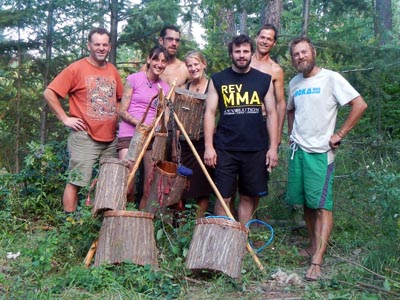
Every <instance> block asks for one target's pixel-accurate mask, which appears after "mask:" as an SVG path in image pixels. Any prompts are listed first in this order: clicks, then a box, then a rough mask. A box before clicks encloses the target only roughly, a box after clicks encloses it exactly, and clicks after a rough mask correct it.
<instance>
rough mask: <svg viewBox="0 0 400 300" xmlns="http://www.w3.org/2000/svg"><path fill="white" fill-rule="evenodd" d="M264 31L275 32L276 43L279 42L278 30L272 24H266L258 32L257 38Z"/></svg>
mask: <svg viewBox="0 0 400 300" xmlns="http://www.w3.org/2000/svg"><path fill="white" fill-rule="evenodd" d="M264 29H267V30H268V29H269V30H273V31H274V33H275V35H274V41H275V42H276V41H277V40H278V29H277V28H276V27H275V25H273V24H270V23H266V24H264V25H263V26H262V27H261V28H260V29H259V30H258V31H257V36H259V35H260V33H261V31H262V30H264Z"/></svg>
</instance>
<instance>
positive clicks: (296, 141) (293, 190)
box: [286, 37, 367, 280]
mask: <svg viewBox="0 0 400 300" xmlns="http://www.w3.org/2000/svg"><path fill="white" fill-rule="evenodd" d="M290 55H291V59H292V65H293V66H294V67H295V68H296V70H297V71H298V72H299V73H300V74H298V75H296V76H295V77H294V78H293V79H292V80H291V81H290V83H289V96H288V104H287V115H288V133H289V136H290V148H291V154H290V159H289V175H288V187H287V195H286V201H287V202H288V203H289V204H291V205H303V206H304V219H305V221H306V225H307V229H308V233H309V239H310V244H309V246H308V248H306V249H302V250H301V251H300V252H299V253H300V255H302V256H304V257H309V258H310V259H311V265H310V267H309V268H308V270H307V273H306V275H305V278H306V279H307V280H317V279H319V278H320V277H321V275H322V271H321V265H322V262H323V256H324V253H325V251H326V248H327V243H328V240H329V237H330V234H331V231H332V227H333V215H332V209H333V197H332V185H333V177H334V176H333V173H334V157H335V151H336V149H338V148H339V146H340V142H341V141H342V139H343V138H344V137H345V136H346V135H347V134H348V133H349V131H350V130H351V129H352V128H353V127H354V126H355V125H356V124H357V122H358V120H359V119H360V118H361V116H362V114H363V112H364V111H365V110H366V108H367V104H366V103H365V102H364V100H363V98H362V97H361V96H360V94H359V93H358V92H357V91H356V90H355V89H354V88H353V87H352V86H351V85H350V84H349V83H348V82H347V81H346V79H344V78H343V77H342V76H341V75H340V74H339V73H337V72H334V71H331V70H327V69H323V68H320V67H318V66H317V65H316V64H315V56H316V50H315V48H314V46H313V45H312V43H311V41H310V40H309V39H308V38H306V37H299V38H295V39H293V40H292V42H291V43H290ZM344 105H350V106H351V110H350V113H349V115H348V116H347V119H346V120H345V121H344V123H343V125H342V126H341V127H340V129H339V130H336V131H335V124H336V117H337V112H338V108H339V106H344Z"/></svg>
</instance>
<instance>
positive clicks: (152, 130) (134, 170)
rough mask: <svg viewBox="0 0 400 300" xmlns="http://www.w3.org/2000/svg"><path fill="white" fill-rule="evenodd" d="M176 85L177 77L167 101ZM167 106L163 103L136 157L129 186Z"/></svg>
mask: <svg viewBox="0 0 400 300" xmlns="http://www.w3.org/2000/svg"><path fill="white" fill-rule="evenodd" d="M175 86H176V79H175V80H174V82H173V83H172V85H171V89H170V90H169V92H168V95H167V101H168V100H169V99H171V97H172V94H173V93H174V91H175ZM165 107H166V105H164V104H163V108H162V109H161V110H160V113H159V115H158V116H157V118H156V120H155V122H154V124H153V128H152V129H151V130H150V132H149V134H148V135H147V137H146V140H145V142H144V144H143V149H142V150H141V151H140V153H139V155H138V158H137V159H136V161H135V163H134V165H133V168H132V170H131V171H130V173H129V175H128V185H127V186H129V185H130V184H131V182H132V180H133V178H134V177H135V173H136V171H137V169H138V168H139V166H140V162H141V161H142V159H143V156H144V154H145V153H146V150H147V147H148V146H149V144H150V141H151V139H152V137H153V135H154V132H155V131H156V128H157V126H158V124H159V123H160V121H161V119H162V118H163V116H164V114H165Z"/></svg>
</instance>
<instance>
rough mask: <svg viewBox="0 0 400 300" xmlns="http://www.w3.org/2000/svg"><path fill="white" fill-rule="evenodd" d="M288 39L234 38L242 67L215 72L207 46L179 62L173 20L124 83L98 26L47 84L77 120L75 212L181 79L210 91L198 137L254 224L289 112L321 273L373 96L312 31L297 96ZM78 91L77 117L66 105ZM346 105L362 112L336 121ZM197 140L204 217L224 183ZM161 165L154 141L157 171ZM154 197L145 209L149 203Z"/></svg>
mask: <svg viewBox="0 0 400 300" xmlns="http://www.w3.org/2000/svg"><path fill="white" fill-rule="evenodd" d="M277 38H278V32H277V29H276V28H275V27H274V26H273V25H271V24H266V25H264V26H263V27H262V28H261V29H260V30H259V31H258V33H257V35H256V38H255V45H254V42H253V40H252V39H251V38H250V37H249V36H247V35H244V34H241V35H238V36H235V37H233V38H232V40H231V42H230V43H229V45H228V54H229V57H230V58H231V61H232V64H231V66H230V67H228V68H226V69H224V70H222V71H220V72H218V73H215V74H212V75H211V76H210V78H208V77H207V76H206V68H207V61H206V59H205V57H204V55H203V54H202V53H201V52H200V51H195V50H194V51H190V52H188V53H187V54H186V56H185V58H184V61H181V60H179V59H178V57H177V52H178V49H179V46H180V42H181V34H180V31H179V29H178V28H177V27H175V26H166V27H164V28H163V29H162V30H161V32H160V37H159V45H157V46H155V47H153V48H152V49H151V50H150V52H149V55H148V57H147V62H146V65H145V66H144V67H143V68H142V69H141V70H140V71H139V72H137V73H134V74H131V75H129V76H128V77H127V79H126V83H125V88H124V87H123V85H122V80H121V78H120V75H119V74H118V71H117V69H116V68H115V67H114V66H113V65H112V64H111V63H109V62H107V60H106V58H107V55H108V53H109V52H110V49H111V44H110V36H109V33H108V32H107V31H106V30H104V29H102V28H96V29H93V30H92V31H91V32H90V33H89V36H88V42H87V48H88V51H89V56H88V57H86V58H83V59H81V60H79V61H77V62H74V63H72V64H71V65H69V66H68V67H67V68H65V69H64V70H63V71H62V72H61V73H60V74H59V75H57V76H56V77H55V79H54V80H53V81H52V82H51V83H50V84H49V85H48V87H47V88H46V90H45V92H44V98H45V100H46V102H47V103H48V105H49V107H50V108H51V110H52V111H53V112H54V113H55V115H56V116H57V118H58V119H59V120H60V121H62V122H63V124H64V125H65V126H67V127H69V128H70V129H71V132H70V135H69V137H68V150H69V154H70V161H69V167H68V174H69V180H68V183H67V185H66V187H65V190H64V194H63V207H64V211H65V212H66V213H67V214H70V213H73V212H74V211H75V210H76V208H77V204H78V192H79V190H80V188H81V187H83V186H86V185H88V184H89V182H90V180H91V177H92V171H93V168H94V165H95V163H96V162H97V161H98V160H99V158H105V157H118V156H119V158H121V159H123V158H124V157H125V156H126V153H127V152H128V147H129V142H130V140H131V138H132V136H133V133H134V131H135V126H136V124H137V123H138V122H139V120H140V119H141V118H142V116H143V112H144V111H145V110H146V108H147V105H148V103H149V101H150V99H152V98H153V97H154V96H155V95H157V93H158V92H159V89H160V88H161V89H162V90H163V92H164V93H165V94H167V93H168V91H169V89H170V87H171V84H172V82H173V81H176V85H177V86H179V87H184V88H186V89H187V90H189V91H192V92H196V93H202V94H206V95H207V98H206V103H205V110H204V130H203V132H202V134H201V137H200V139H199V140H197V141H193V144H194V145H195V148H196V150H197V152H198V153H199V155H200V156H201V157H203V158H204V163H205V165H206V166H207V167H208V168H209V170H212V173H213V180H214V183H215V186H216V187H217V188H218V191H219V192H220V194H221V195H222V197H223V200H224V201H225V203H226V204H227V206H226V207H233V205H232V204H233V200H232V199H234V198H235V195H236V190H238V192H239V202H238V207H237V217H238V220H239V221H240V222H242V223H247V222H248V221H249V220H250V219H251V217H252V216H253V214H254V212H255V210H256V209H257V206H258V202H259V199H260V197H263V196H265V195H267V193H268V189H267V181H268V177H269V173H270V172H271V171H272V170H273V169H274V168H275V167H277V165H278V149H279V145H280V144H281V136H282V131H283V127H284V121H285V117H286V115H287V120H288V134H289V144H290V155H289V158H288V159H289V172H288V173H289V174H288V184H287V195H286V200H287V202H288V203H289V204H291V205H302V206H304V219H305V221H306V226H307V229H308V233H309V240H310V243H309V246H308V247H307V248H305V249H300V250H299V254H300V255H301V256H304V257H307V258H309V259H310V266H309V268H308V270H307V272H306V275H305V278H306V279H308V280H317V279H319V278H320V277H321V275H322V270H321V265H322V263H323V256H324V253H325V251H326V248H327V243H328V240H329V237H330V234H331V231H332V227H333V216H332V210H333V196H332V189H333V187H332V185H333V173H334V157H335V152H336V150H337V148H339V146H340V143H341V141H342V139H343V138H344V137H345V136H346V135H347V134H348V133H349V131H350V130H351V129H352V128H353V127H354V126H355V125H356V123H357V122H358V120H359V119H360V118H361V116H362V114H363V112H364V111H365V109H366V108H367V104H366V103H365V101H364V100H363V98H362V97H361V96H360V94H359V93H358V92H357V91H356V90H355V89H354V88H353V87H352V86H351V85H350V84H349V83H348V82H347V81H346V80H345V79H344V78H343V77H342V76H341V75H340V74H338V73H336V72H334V71H330V70H327V69H324V68H320V67H318V66H317V65H316V49H315V47H314V46H313V44H312V42H311V41H310V39H308V38H307V37H298V38H295V39H293V40H292V41H291V43H290V46H289V50H290V56H291V60H292V65H293V67H294V68H295V69H296V70H297V71H298V75H296V76H295V77H294V78H293V79H292V80H291V81H290V82H289V93H288V101H287V104H286V101H285V97H284V72H283V70H282V68H281V67H280V66H279V64H277V63H276V62H275V61H273V60H272V58H271V56H270V52H271V50H272V49H273V47H274V46H275V45H276V43H277ZM67 95H68V96H69V104H70V107H69V114H67V113H66V112H65V111H64V109H63V107H62V105H61V102H60V99H63V98H65V97H66V96H67ZM121 99H122V100H121ZM344 105H349V106H351V109H350V112H349V114H348V116H347V118H346V120H345V121H344V123H343V124H342V125H341V127H340V128H339V129H338V130H335V127H336V116H337V112H338V109H339V107H340V106H344ZM156 110H157V103H156V101H155V103H154V104H153V105H152V106H151V107H150V110H149V113H148V114H147V116H146V119H145V120H144V123H146V124H151V122H152V121H153V120H154V118H155V115H156ZM119 117H120V123H119V126H118V119H119ZM117 127H118V130H117ZM117 131H118V136H117V138H116V132H117ZM187 142H188V141H185V140H184V139H182V140H180V143H181V146H182V147H181V149H182V153H181V156H182V163H183V164H184V165H187V166H188V167H190V168H192V169H193V171H194V175H193V178H191V184H190V190H189V191H187V192H186V193H185V195H184V198H194V199H196V200H197V203H198V205H199V214H198V216H203V215H204V213H205V212H206V210H207V208H208V203H209V196H210V194H211V192H212V190H211V187H210V184H209V183H208V181H207V178H206V176H205V174H204V173H203V172H202V171H201V168H200V166H199V163H198V162H196V161H195V159H194V158H193V155H191V149H190V147H189V146H188V145H187ZM117 153H118V154H117ZM151 168H152V161H151V155H150V152H149V150H147V151H146V154H145V156H144V177H145V178H146V177H147V176H149V172H150V171H151ZM145 182H146V180H145ZM143 202H144V201H141V203H140V205H139V208H140V209H144V207H145V206H146V203H143ZM224 209H225V207H224V206H223V205H221V203H219V202H218V201H217V202H216V203H215V207H214V214H215V215H218V216H219V215H227V212H226V211H225V210H224Z"/></svg>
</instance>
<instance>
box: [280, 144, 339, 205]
mask: <svg viewBox="0 0 400 300" xmlns="http://www.w3.org/2000/svg"><path fill="white" fill-rule="evenodd" d="M290 156H291V157H290V158H289V175H288V185H287V194H286V202H287V203H288V204H292V205H305V206H306V207H308V208H311V209H319V208H323V209H326V210H329V211H332V209H333V195H332V194H333V192H332V188H333V177H334V170H335V167H334V163H333V157H332V155H331V153H330V152H326V153H307V152H305V151H303V150H302V149H300V147H297V148H296V149H295V150H294V152H292V153H290Z"/></svg>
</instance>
